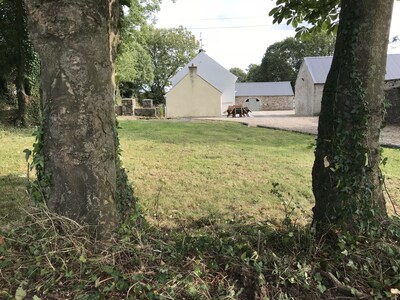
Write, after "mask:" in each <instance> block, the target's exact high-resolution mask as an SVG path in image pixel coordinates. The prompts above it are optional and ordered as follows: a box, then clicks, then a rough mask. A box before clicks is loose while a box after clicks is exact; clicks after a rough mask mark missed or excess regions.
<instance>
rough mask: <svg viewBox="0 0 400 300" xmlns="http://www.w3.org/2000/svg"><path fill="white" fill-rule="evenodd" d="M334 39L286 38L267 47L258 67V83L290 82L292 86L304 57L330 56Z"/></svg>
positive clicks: (322, 35) (318, 36) (321, 35)
mask: <svg viewBox="0 0 400 300" xmlns="http://www.w3.org/2000/svg"><path fill="white" fill-rule="evenodd" d="M334 46H335V38H334V37H333V36H332V35H330V34H326V33H325V32H322V33H317V34H316V33H314V34H310V35H309V36H307V37H304V38H303V39H302V40H298V39H295V38H286V39H285V40H283V41H281V42H277V43H274V44H272V45H271V46H269V47H268V48H267V50H266V52H265V54H264V57H263V59H262V61H261V65H260V76H259V78H258V79H259V81H290V82H291V83H292V85H293V86H294V83H295V81H296V78H297V73H298V72H299V69H300V66H301V63H302V62H303V59H304V57H306V56H325V55H332V54H333V50H334Z"/></svg>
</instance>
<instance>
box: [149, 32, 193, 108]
mask: <svg viewBox="0 0 400 300" xmlns="http://www.w3.org/2000/svg"><path fill="white" fill-rule="evenodd" d="M145 30H146V31H147V32H146V44H145V47H146V50H147V51H148V53H149V55H150V57H151V63H152V69H153V73H154V81H153V82H152V84H151V94H152V95H151V97H152V98H153V99H154V100H155V103H163V102H164V93H165V91H164V89H165V87H167V86H168V85H169V79H170V78H171V77H172V76H173V75H174V74H175V73H176V72H177V71H178V70H179V69H180V68H181V67H183V66H184V65H185V64H186V63H188V62H189V61H190V60H191V59H192V58H193V57H194V56H195V55H196V50H197V49H198V48H199V42H198V41H197V40H196V38H195V36H194V35H193V34H192V33H191V32H190V31H188V30H187V29H185V28H183V27H178V28H169V29H164V28H162V29H159V28H155V27H152V26H149V27H147V28H146V29H145Z"/></svg>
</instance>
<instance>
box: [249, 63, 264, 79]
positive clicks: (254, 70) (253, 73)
mask: <svg viewBox="0 0 400 300" xmlns="http://www.w3.org/2000/svg"><path fill="white" fill-rule="evenodd" d="M246 71H247V78H246V81H248V82H260V81H262V80H261V66H260V65H257V64H250V65H249V66H248V67H247V70H246Z"/></svg>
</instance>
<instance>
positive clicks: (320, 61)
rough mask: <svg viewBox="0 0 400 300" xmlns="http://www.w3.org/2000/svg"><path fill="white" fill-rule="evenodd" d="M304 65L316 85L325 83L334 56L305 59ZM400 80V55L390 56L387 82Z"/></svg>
mask: <svg viewBox="0 0 400 300" xmlns="http://www.w3.org/2000/svg"><path fill="white" fill-rule="evenodd" d="M304 63H305V64H306V65H307V68H308V70H309V71H310V74H311V77H312V79H313V81H314V83H322V84H323V83H325V81H326V77H327V76H328V72H329V69H330V68H331V64H332V56H317V57H305V58H304ZM394 79H400V54H388V55H387V61H386V75H385V80H394Z"/></svg>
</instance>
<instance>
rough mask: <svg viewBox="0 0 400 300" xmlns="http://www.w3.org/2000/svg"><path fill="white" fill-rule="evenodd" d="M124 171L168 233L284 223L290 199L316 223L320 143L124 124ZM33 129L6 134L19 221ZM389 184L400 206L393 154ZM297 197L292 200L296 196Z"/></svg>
mask: <svg viewBox="0 0 400 300" xmlns="http://www.w3.org/2000/svg"><path fill="white" fill-rule="evenodd" d="M120 126H121V128H120V130H119V134H120V140H121V146H122V150H123V152H122V159H123V163H124V166H125V167H126V168H127V169H128V170H129V178H130V180H131V181H132V182H133V184H134V186H135V192H136V195H137V196H138V197H139V199H140V203H141V204H142V206H143V207H144V209H145V210H146V213H147V216H148V218H149V220H150V221H151V222H152V223H153V224H157V225H160V226H167V227H171V226H175V225H190V224H196V223H203V222H208V220H209V219H224V220H230V219H241V218H245V219H250V220H253V221H261V220H275V219H281V218H282V216H283V206H282V203H281V200H280V199H278V198H277V197H276V196H275V195H273V194H271V192H270V191H271V189H272V183H274V182H277V183H279V189H280V190H281V191H284V195H285V197H284V198H285V200H290V199H292V198H293V200H292V203H291V204H290V205H294V204H295V203H298V204H299V206H300V207H301V209H302V210H304V211H305V213H302V212H301V209H297V210H296V215H295V217H296V218H298V221H299V222H300V223H304V222H307V221H308V220H309V218H310V216H311V208H312V206H313V196H312V191H311V167H312V163H313V150H312V149H310V147H309V145H311V144H312V143H313V141H314V137H313V136H309V135H304V134H297V133H290V132H283V131H279V130H269V129H264V128H254V127H246V126H243V125H241V124H237V123H233V122H232V123H231V122H211V121H186V122H185V121H162V120H140V121H120ZM32 131H33V130H15V129H9V128H0V138H1V142H2V143H1V144H2V146H1V147H0V157H1V160H2V165H1V168H0V211H1V217H2V218H4V217H6V220H9V219H15V218H17V216H18V211H19V208H23V207H26V205H27V203H28V200H27V199H26V197H25V192H24V190H25V185H26V183H27V179H26V168H27V167H26V163H25V160H24V154H23V152H22V151H23V149H25V148H27V147H31V145H32V143H33V137H32V136H31V132H32ZM384 156H387V157H388V162H387V165H386V166H385V167H384V173H385V175H386V178H387V180H386V185H387V188H388V190H389V191H390V194H391V196H392V198H393V199H394V200H395V201H397V203H399V200H398V199H399V195H400V191H399V187H400V151H399V150H393V149H385V150H384ZM288 193H290V195H289V194H288Z"/></svg>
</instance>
